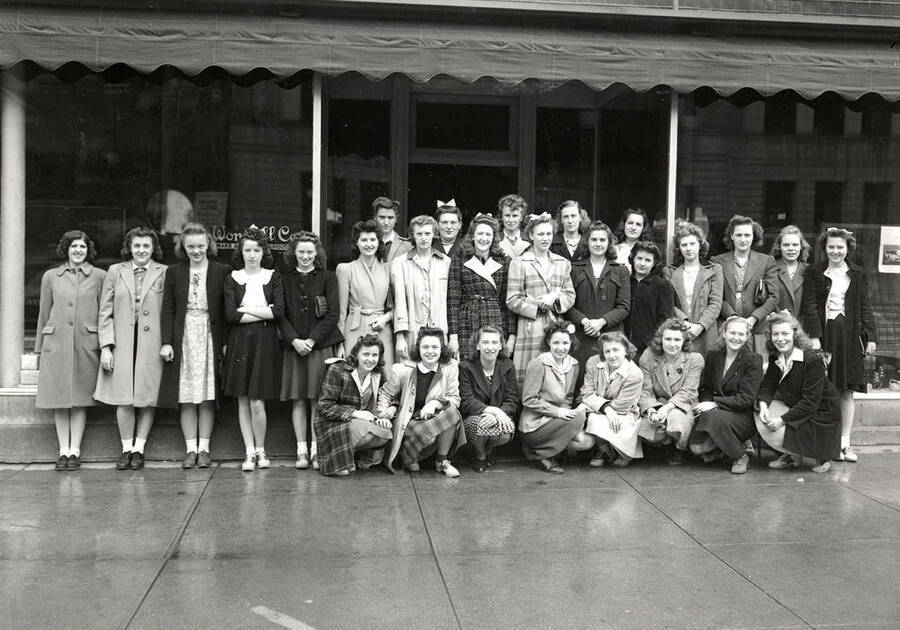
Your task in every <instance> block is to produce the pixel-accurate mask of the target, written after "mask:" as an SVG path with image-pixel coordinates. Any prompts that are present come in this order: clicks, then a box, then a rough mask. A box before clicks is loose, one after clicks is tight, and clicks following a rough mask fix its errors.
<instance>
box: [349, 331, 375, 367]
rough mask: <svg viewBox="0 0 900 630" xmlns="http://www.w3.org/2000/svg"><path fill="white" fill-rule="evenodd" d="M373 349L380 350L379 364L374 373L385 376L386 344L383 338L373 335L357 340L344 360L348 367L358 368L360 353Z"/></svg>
mask: <svg viewBox="0 0 900 630" xmlns="http://www.w3.org/2000/svg"><path fill="white" fill-rule="evenodd" d="M371 347H376V348H378V364H377V365H376V366H375V369H374V370H372V371H373V372H378V373H379V374H384V342H382V341H381V338H380V337H379V336H378V335H374V334H372V333H369V334H368V335H363V336H362V337H360V338H359V339H357V340H356V343H355V344H353V347H352V348H350V352H348V353H347V356H346V357H345V358H344V360H345V361H346V362H347V365H349V366H350V367H353V368H355V367H358V366H359V358H358V357H359V351H360V350H362V349H363V348H371Z"/></svg>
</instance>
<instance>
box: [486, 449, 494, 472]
mask: <svg viewBox="0 0 900 630" xmlns="http://www.w3.org/2000/svg"><path fill="white" fill-rule="evenodd" d="M496 464H497V455H496V454H495V453H494V451H491V452H490V453H488V454H487V459H486V460H485V462H484V465H485V466H487V467H488V468H493V467H494V466H495V465H496Z"/></svg>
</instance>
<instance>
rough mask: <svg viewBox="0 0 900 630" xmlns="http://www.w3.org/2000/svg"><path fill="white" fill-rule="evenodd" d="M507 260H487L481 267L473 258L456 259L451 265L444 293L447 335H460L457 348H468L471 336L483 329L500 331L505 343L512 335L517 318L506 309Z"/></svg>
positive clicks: (503, 258) (502, 258)
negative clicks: (488, 328) (448, 333)
mask: <svg viewBox="0 0 900 630" xmlns="http://www.w3.org/2000/svg"><path fill="white" fill-rule="evenodd" d="M508 272H509V259H508V258H506V257H505V256H504V257H500V258H494V257H493V256H491V257H489V258H488V260H487V263H485V265H482V264H481V263H480V261H478V259H477V258H475V257H474V256H470V257H469V258H468V260H463V258H462V256H457V257H456V258H454V259H453V261H452V262H451V263H450V282H449V286H448V289H447V316H448V324H449V332H450V334H451V335H459V345H460V348H469V345H470V341H471V339H472V335H473V334H474V333H475V331H477V330H478V329H479V328H481V327H482V326H484V325H487V324H490V325H492V326H496V327H497V328H499V329H500V332H501V334H502V335H503V340H504V342H505V341H506V337H507V335H509V334H510V333H515V325H516V315H515V313H511V312H510V311H509V309H508V308H506V278H507V274H508Z"/></svg>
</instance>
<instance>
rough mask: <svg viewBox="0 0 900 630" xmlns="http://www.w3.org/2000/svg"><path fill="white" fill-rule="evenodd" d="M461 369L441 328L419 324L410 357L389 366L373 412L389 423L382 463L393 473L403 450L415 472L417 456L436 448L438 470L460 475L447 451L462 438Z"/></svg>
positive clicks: (428, 453)
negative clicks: (390, 435)
mask: <svg viewBox="0 0 900 630" xmlns="http://www.w3.org/2000/svg"><path fill="white" fill-rule="evenodd" d="M459 403H460V399H459V368H458V366H457V363H456V361H455V360H454V359H452V358H451V355H450V349H449V347H448V346H447V342H446V341H445V339H444V332H443V331H442V330H441V329H440V328H430V327H427V326H424V327H422V328H420V329H419V334H418V338H417V339H416V343H415V345H414V346H413V347H412V348H410V354H409V360H407V361H404V362H403V363H397V364H394V365H392V366H391V370H390V374H389V375H388V379H387V381H386V382H385V383H384V384H383V385H382V386H381V391H379V392H378V406H377V408H376V410H375V415H376V416H377V417H379V418H386V419H390V420H392V422H393V436H394V438H393V440H392V441H391V448H390V452H389V454H388V457H387V460H386V461H385V465H386V466H387V468H388V470H390V471H391V472H396V471H395V470H394V460H396V459H397V455H399V454H400V452H401V451H402V453H403V457H402V460H403V464H404V466H405V467H406V469H407V470H409V471H410V472H418V471H419V460H420V459H422V458H424V457H428V456H429V455H431V454H432V453H435V458H434V463H435V469H436V470H437V472H442V473H444V475H446V476H447V477H459V471H458V470H457V469H456V467H454V466H453V464H451V463H450V455H452V454H453V451H455V450H456V449H457V448H458V447H460V446H462V445H463V444H465V443H466V434H465V431H464V430H463V424H462V416H461V415H460V413H459Z"/></svg>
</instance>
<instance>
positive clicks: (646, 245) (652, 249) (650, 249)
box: [628, 241, 662, 276]
mask: <svg viewBox="0 0 900 630" xmlns="http://www.w3.org/2000/svg"><path fill="white" fill-rule="evenodd" d="M640 252H644V253H647V254H650V255H651V256H653V266H652V267H651V268H650V273H649V274H647V275H651V276H652V275H653V274H657V273H659V272H660V270H661V269H662V254H660V253H659V247H657V246H656V243H654V242H653V241H638V242H637V243H635V244H634V245H632V246H631V253H630V254H628V264H629V265H631V275H634V258H635V256H637V255H638V254H639V253H640Z"/></svg>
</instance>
